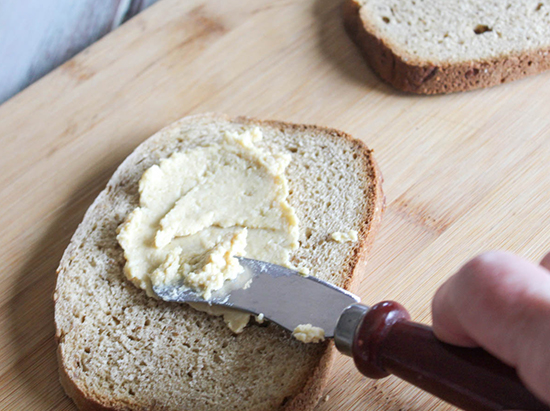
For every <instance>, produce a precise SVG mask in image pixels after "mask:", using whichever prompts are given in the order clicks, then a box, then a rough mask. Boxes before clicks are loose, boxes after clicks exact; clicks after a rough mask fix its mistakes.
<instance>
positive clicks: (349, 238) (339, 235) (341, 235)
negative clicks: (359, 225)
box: [331, 230, 357, 243]
mask: <svg viewBox="0 0 550 411" xmlns="http://www.w3.org/2000/svg"><path fill="white" fill-rule="evenodd" d="M331 237H332V239H333V240H334V241H336V242H337V243H347V242H353V241H357V231H355V230H349V231H348V232H340V231H337V232H335V233H332V234H331Z"/></svg>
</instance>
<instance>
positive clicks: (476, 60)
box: [343, 0, 550, 94]
mask: <svg viewBox="0 0 550 411" xmlns="http://www.w3.org/2000/svg"><path fill="white" fill-rule="evenodd" d="M343 14H344V23H345V27H346V29H347V31H348V33H349V35H350V37H351V38H352V39H353V40H354V42H355V43H356V44H357V46H358V47H359V49H360V50H361V52H362V53H363V54H364V56H365V58H366V60H367V62H368V64H369V65H370V66H371V68H372V69H373V70H374V72H375V73H376V74H377V75H378V76H380V78H382V79H383V80H384V81H386V82H388V83H390V84H391V85H392V86H394V87H395V88H397V89H400V90H403V91H407V92H412V93H420V94H438V93H451V92H456V91H466V90H472V89H476V88H481V87H491V86H494V85H497V84H501V83H506V82H509V81H513V80H517V79H520V78H522V77H525V76H528V75H532V74H537V73H540V72H542V71H544V70H547V69H549V68H550V56H549V53H550V1H548V0H517V1H513V2H511V1H501V0H465V1H460V2H453V1H448V0H345V3H344V9H343Z"/></svg>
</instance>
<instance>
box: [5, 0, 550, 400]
mask: <svg viewBox="0 0 550 411" xmlns="http://www.w3.org/2000/svg"><path fill="white" fill-rule="evenodd" d="M206 111H219V112H226V113H228V114H231V115H240V114H246V115H251V116H255V117H259V118H272V119H280V120H286V121H294V122H303V123H317V124H322V125H327V126H332V127H336V128H340V129H342V130H345V131H348V132H350V133H352V134H353V135H355V136H356V137H358V138H361V139H363V140H364V141H365V142H366V143H367V144H368V145H369V146H370V147H371V148H373V149H374V150H375V155H376V157H377V159H378V161H379V163H380V168H381V169H382V172H383V174H384V176H385V185H384V189H385V192H386V195H387V202H388V210H387V213H386V216H385V219H384V222H383V227H382V230H381V232H380V235H379V237H378V239H377V241H376V244H375V249H374V251H373V254H372V258H371V261H370V264H369V267H368V270H367V272H366V273H365V275H364V278H363V281H362V283H361V288H360V294H361V296H362V297H363V298H364V301H365V302H367V303H368V302H372V303H374V302H377V301H380V300H383V299H395V300H398V301H400V302H401V303H403V304H404V305H405V306H406V307H407V308H408V309H409V310H410V312H411V314H412V315H413V317H414V319H415V320H417V321H424V322H429V321H430V308H429V307H430V300H431V297H432V296H433V294H434V292H435V290H436V289H437V287H438V286H439V285H440V284H441V283H442V282H443V281H444V280H445V279H446V278H447V277H448V276H449V275H451V274H452V273H453V272H454V271H455V270H456V269H457V268H458V267H459V266H460V265H461V264H462V263H463V262H464V261H466V260H467V259H469V258H471V257H472V256H474V255H476V254H477V253H479V252H481V251H484V250H488V249H506V250H510V251H513V252H516V253H518V254H520V255H523V256H525V257H527V258H530V259H533V260H537V259H540V258H541V257H542V256H543V254H544V252H545V251H546V250H547V249H549V248H550V244H549V243H550V229H549V227H548V221H550V173H548V164H550V144H548V140H549V137H550V121H549V120H548V118H549V111H550V74H543V75H540V76H537V77H532V78H528V79H525V80H522V81H519V82H516V83H511V84H508V85H504V86H500V87H496V88H493V89H488V90H480V91H475V92H469V93H463V94H454V95H448V96H435V97H421V96H411V95H405V94H402V93H398V92H396V91H394V90H393V89H391V88H389V87H388V86H386V85H385V84H383V83H381V82H380V81H378V80H377V78H376V77H375V76H374V75H373V74H372V73H371V72H370V71H369V70H368V68H367V67H366V65H365V64H364V62H363V60H362V59H361V57H360V56H359V53H358V52H357V50H356V49H355V48H354V46H353V44H352V43H351V42H350V41H349V39H348V38H347V37H346V35H345V33H344V31H343V29H342V25H341V21H340V13H339V4H338V2H334V1H332V0H315V1H301V0H288V1H269V2H267V1H264V2H257V1H254V0H243V1H237V0H231V1H227V0H226V1H222V0H219V1H214V0H212V1H200V0H193V1H186V2H180V1H178V0H164V1H162V2H159V3H158V4H156V5H155V6H153V7H151V8H150V9H148V10H147V11H146V12H144V13H143V14H141V15H139V16H137V17H135V18H134V19H132V20H131V21H130V22H128V23H127V24H125V25H124V26H123V27H121V28H120V29H118V30H117V31H115V32H114V33H112V34H110V35H108V36H106V37H105V38H104V39H102V40H101V41H100V42H98V43H96V44H95V45H93V46H92V47H90V48H88V49H87V50H85V51H84V52H82V53H80V54H79V55H77V56H76V57H75V58H73V59H72V60H70V61H69V62H68V63H66V64H64V65H63V66H61V67H60V68H59V69H57V70H55V71H54V72H52V73H51V74H49V75H48V76H46V77H45V78H44V79H42V80H40V81H39V82H37V83H35V84H34V85H32V86H31V87H29V88H28V89H26V90H25V91H24V92H22V93H20V94H18V95H17V96H15V97H14V98H13V99H11V100H9V101H8V102H6V103H5V104H3V105H2V106H0V141H1V146H2V155H1V157H0V159H1V160H0V161H1V162H0V171H1V173H0V209H1V210H2V211H1V214H0V224H1V227H2V234H3V235H2V236H0V273H1V274H0V304H1V308H2V309H1V310H0V327H1V332H0V359H1V361H0V387H1V388H0V408H2V409H9V410H16V409H21V410H23V409H24V410H46V409H51V410H74V409H75V408H74V406H73V405H72V403H71V402H70V401H69V400H68V399H67V398H66V397H65V396H64V394H63V391H62V389H61V388H60V386H59V383H58V382H57V369H56V362H55V352H54V348H55V347H54V341H53V334H54V329H53V304H52V300H51V293H52V291H53V287H54V284H55V269H56V267H57V264H58V262H59V259H60V257H61V255H62V253H63V250H64V248H65V246H66V245H67V243H68V241H69V239H70V236H71V235H72V233H73V232H74V230H75V228H76V226H77V225H78V222H79V221H80V220H81V218H82V216H83V214H84V212H85V210H86V208H87V207H88V206H89V205H90V203H91V202H92V200H93V198H94V197H95V196H96V195H97V193H98V192H99V191H100V190H101V188H102V187H103V186H104V185H105V183H106V182H107V179H108V178H109V176H110V175H111V173H112V172H113V171H114V170H115V168H116V167H117V165H118V164H119V163H120V162H121V161H122V160H123V158H124V157H125V156H127V155H128V154H129V153H130V152H131V151H132V149H133V148H135V147H136V146H137V145H138V144H139V143H140V142H141V141H143V140H144V139H145V138H147V137H148V136H149V135H151V134H153V133H154V132H155V131H156V130H158V129H160V128H161V127H163V126H164V125H166V124H168V123H170V122H172V121H174V120H176V119H178V118H180V117H182V116H184V115H187V114H190V113H200V112H206ZM327 394H328V395H329V398H328V400H327V401H321V403H320V404H319V406H318V409H319V410H320V411H329V410H395V411H397V410H449V409H452V408H451V407H450V406H448V405H445V404H443V403H442V402H440V401H439V400H437V399H435V398H433V397H431V396H430V395H428V394H424V393H421V392H420V391H419V390H417V389H416V388H414V387H411V386H409V385H407V384H406V383H403V382H400V381H397V380H396V379H394V378H388V379H385V380H381V381H369V380H367V379H365V378H364V377H362V376H361V375H359V374H358V373H357V372H356V371H355V369H354V368H353V365H352V363H351V361H350V360H349V359H347V358H344V357H340V358H339V359H338V361H337V364H336V367H335V369H334V372H333V374H332V378H331V381H330V384H329V386H328V388H327Z"/></svg>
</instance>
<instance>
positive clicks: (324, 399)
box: [323, 394, 330, 402]
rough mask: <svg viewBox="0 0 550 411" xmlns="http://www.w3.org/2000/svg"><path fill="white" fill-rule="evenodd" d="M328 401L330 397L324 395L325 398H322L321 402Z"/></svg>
mask: <svg viewBox="0 0 550 411" xmlns="http://www.w3.org/2000/svg"><path fill="white" fill-rule="evenodd" d="M328 400H330V395H328V394H327V395H325V398H323V401H325V402H327V401H328Z"/></svg>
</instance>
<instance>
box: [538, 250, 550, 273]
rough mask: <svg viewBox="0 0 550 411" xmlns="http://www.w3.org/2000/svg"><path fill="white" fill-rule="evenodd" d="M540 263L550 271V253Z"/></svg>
mask: <svg viewBox="0 0 550 411" xmlns="http://www.w3.org/2000/svg"><path fill="white" fill-rule="evenodd" d="M540 265H541V266H542V267H544V268H546V269H547V270H549V271H550V253H548V254H546V255H545V256H544V258H543V259H542V261H541V262H540Z"/></svg>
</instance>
